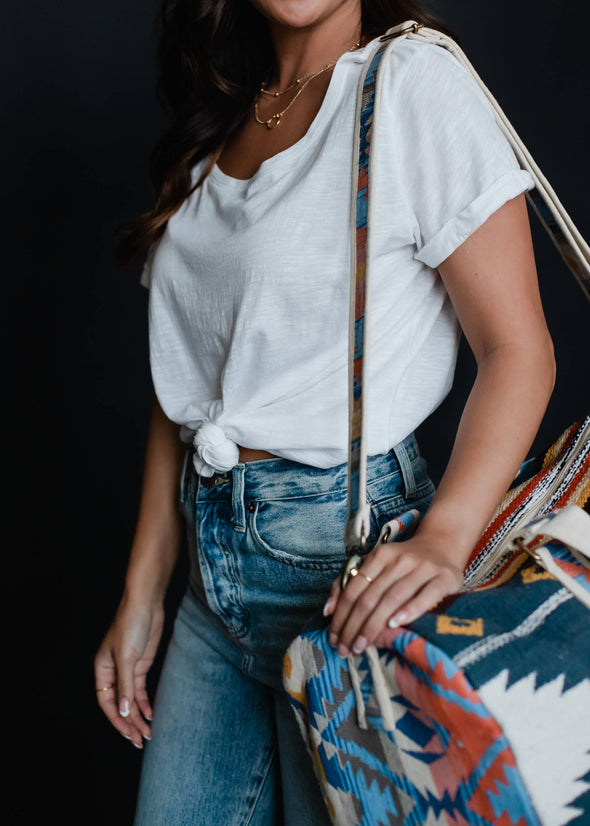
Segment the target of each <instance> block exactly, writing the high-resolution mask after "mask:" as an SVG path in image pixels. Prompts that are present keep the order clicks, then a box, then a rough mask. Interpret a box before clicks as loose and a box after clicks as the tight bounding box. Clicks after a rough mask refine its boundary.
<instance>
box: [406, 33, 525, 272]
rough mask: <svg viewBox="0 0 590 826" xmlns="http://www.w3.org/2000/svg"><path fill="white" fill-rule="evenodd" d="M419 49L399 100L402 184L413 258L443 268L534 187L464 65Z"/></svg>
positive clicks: (443, 53)
mask: <svg viewBox="0 0 590 826" xmlns="http://www.w3.org/2000/svg"><path fill="white" fill-rule="evenodd" d="M412 49H413V51H412V52H411V54H408V57H409V59H408V60H407V61H406V66H405V71H404V72H403V76H402V77H398V79H397V84H398V89H397V93H396V94H395V106H396V109H397V112H396V113H395V116H396V121H397V123H399V127H398V129H397V143H398V154H399V162H400V167H399V179H400V186H401V189H402V192H403V196H404V200H405V201H406V204H407V207H408V210H409V212H410V214H411V216H412V218H411V225H412V234H413V238H414V241H415V245H416V250H415V253H414V258H416V259H417V260H419V261H422V262H423V263H425V264H426V265H427V266H429V267H432V268H433V269H436V267H438V266H439V264H441V262H442V261H444V260H445V258H447V257H448V256H449V255H450V254H451V253H452V252H453V251H454V250H455V249H456V248H457V247H458V246H460V245H461V244H462V243H463V242H464V241H465V240H466V239H467V238H468V237H469V236H470V235H471V234H472V233H473V232H475V230H476V229H478V228H479V227H480V226H481V225H482V224H483V223H484V222H485V221H486V220H487V219H488V218H489V217H490V215H492V213H493V212H495V211H496V210H497V209H499V208H500V207H501V206H502V205H503V204H504V203H506V201H508V200H510V199H511V198H515V197H516V196H517V195H519V194H521V193H522V192H524V191H528V190H530V189H532V188H533V187H534V181H533V179H532V177H531V175H530V173H529V172H528V171H527V170H524V169H522V168H521V167H520V163H519V161H518V159H517V157H516V155H515V153H514V150H513V149H512V146H511V145H510V143H509V141H508V139H507V137H506V135H505V134H504V132H503V130H502V128H501V126H500V125H499V124H498V122H497V121H496V118H495V115H494V111H493V109H492V106H491V104H490V102H489V100H488V98H487V97H486V95H485V93H484V92H483V91H482V89H481V88H480V87H479V86H478V84H477V82H476V81H475V79H474V78H473V77H472V76H471V75H470V74H469V72H468V71H467V70H466V69H465V67H464V66H463V65H462V64H461V63H459V61H458V60H457V58H456V57H454V55H452V54H451V53H450V52H449V51H447V50H446V49H444V48H442V47H441V46H438V45H436V44H432V43H421V44H418V45H415V46H413V47H412Z"/></svg>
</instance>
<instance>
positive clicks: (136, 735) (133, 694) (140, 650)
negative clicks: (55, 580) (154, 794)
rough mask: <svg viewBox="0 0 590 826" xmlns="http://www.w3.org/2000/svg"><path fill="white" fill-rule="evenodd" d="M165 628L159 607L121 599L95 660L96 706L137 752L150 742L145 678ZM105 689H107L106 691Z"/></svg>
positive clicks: (148, 708)
mask: <svg viewBox="0 0 590 826" xmlns="http://www.w3.org/2000/svg"><path fill="white" fill-rule="evenodd" d="M163 625H164V608H163V605H162V604H161V603H158V604H154V605H141V604H135V603H133V602H132V601H131V600H130V599H129V598H127V597H123V599H122V600H121V604H120V605H119V608H118V610H117V614H116V616H115V619H114V621H113V624H112V625H111V627H110V628H109V630H108V631H107V634H106V636H105V638H104V640H103V642H102V645H101V646H100V648H99V650H98V653H97V654H96V657H95V659H94V675H95V682H96V691H97V698H98V704H99V706H100V707H101V708H102V710H103V711H104V713H105V714H106V716H107V717H108V719H109V720H110V721H111V723H112V724H113V726H114V727H115V728H116V729H117V731H119V732H120V733H121V734H122V735H123V736H124V737H126V738H127V739H128V740H131V742H132V743H133V745H134V746H135V747H136V748H139V749H141V748H143V740H142V738H143V737H145V739H146V740H149V739H150V727H149V725H148V724H147V722H146V720H151V719H152V709H151V706H150V702H149V700H148V696H147V691H146V685H145V678H146V674H147V672H148V671H149V669H150V667H151V665H152V663H153V661H154V657H155V655H156V651H157V649H158V644H159V642H160V637H161V636H162V628H163ZM107 686H108V688H106V687H107Z"/></svg>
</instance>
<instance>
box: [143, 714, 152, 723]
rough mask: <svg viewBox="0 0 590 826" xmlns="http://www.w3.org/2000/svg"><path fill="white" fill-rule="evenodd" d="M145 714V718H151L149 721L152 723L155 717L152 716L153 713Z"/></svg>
mask: <svg viewBox="0 0 590 826" xmlns="http://www.w3.org/2000/svg"><path fill="white" fill-rule="evenodd" d="M144 716H145V719H146V720H149V721H150V723H151V722H152V720H153V719H154V718H153V717H152V715H151V714H145V715H144Z"/></svg>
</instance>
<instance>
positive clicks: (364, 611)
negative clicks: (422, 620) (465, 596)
mask: <svg viewBox="0 0 590 826" xmlns="http://www.w3.org/2000/svg"><path fill="white" fill-rule="evenodd" d="M452 556H453V555H452V553H451V552H450V551H449V541H448V539H445V538H443V539H441V538H440V537H432V536H431V535H426V534H424V535H421V534H416V535H415V536H414V537H413V538H412V539H408V540H407V541H406V542H390V543H385V544H380V545H376V546H375V548H373V550H372V551H370V552H369V553H368V554H367V555H366V556H365V557H364V558H363V562H362V567H361V568H360V569H359V571H362V573H359V574H357V575H356V576H355V577H350V579H349V580H348V583H347V585H346V588H345V589H344V591H342V589H341V587H340V577H338V579H337V580H335V581H334V582H333V584H332V590H331V594H330V597H329V599H328V601H327V603H326V606H325V608H324V614H325V615H326V616H329V615H330V614H333V617H332V622H331V624H330V631H329V641H330V643H331V644H332V645H333V646H338V653H339V654H340V656H342V657H345V656H347V654H349V653H350V651H351V650H352V651H353V653H355V654H358V653H361V652H362V651H364V650H365V648H367V646H368V645H371V644H372V643H374V642H376V643H377V645H386V644H387V643H388V642H389V640H388V639H387V638H388V636H389V635H388V633H387V629H388V627H389V628H397V627H398V626H400V625H403V624H406V623H409V622H413V621H414V620H415V619H417V618H418V617H420V616H421V615H422V614H424V613H425V612H426V611H428V610H429V609H430V608H432V607H433V606H434V605H436V604H437V603H438V602H440V600H441V599H442V598H443V597H445V596H447V595H448V594H454V593H457V592H458V591H460V590H461V587H462V585H463V569H462V562H463V561H466V560H464V559H460V560H453V558H452ZM367 577H368V578H369V579H370V580H371V581H370V582H369V581H368V580H367Z"/></svg>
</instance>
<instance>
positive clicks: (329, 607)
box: [323, 577, 342, 617]
mask: <svg viewBox="0 0 590 826" xmlns="http://www.w3.org/2000/svg"><path fill="white" fill-rule="evenodd" d="M341 591H342V588H341V585H340V577H338V579H335V580H334V582H333V583H332V586H331V588H330V596H329V597H328V599H327V600H326V604H325V605H324V610H323V614H324V616H325V617H328V616H330V614H331V613H332V612H333V611H334V608H335V607H336V603H337V602H338V597H339V596H340V593H341Z"/></svg>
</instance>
